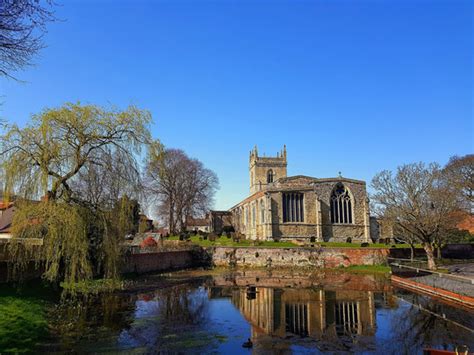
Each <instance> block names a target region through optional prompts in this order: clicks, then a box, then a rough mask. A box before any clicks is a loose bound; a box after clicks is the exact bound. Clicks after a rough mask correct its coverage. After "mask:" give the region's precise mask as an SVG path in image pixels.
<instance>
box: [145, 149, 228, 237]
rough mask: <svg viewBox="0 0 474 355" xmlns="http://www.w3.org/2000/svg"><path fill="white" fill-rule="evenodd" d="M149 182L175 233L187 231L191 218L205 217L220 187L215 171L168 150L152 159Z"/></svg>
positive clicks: (148, 169)
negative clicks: (187, 224)
mask: <svg viewBox="0 0 474 355" xmlns="http://www.w3.org/2000/svg"><path fill="white" fill-rule="evenodd" d="M145 182H146V186H147V190H148V191H149V192H150V194H149V195H150V197H151V198H154V199H155V200H156V201H158V203H159V206H158V212H161V214H162V217H163V219H164V220H165V221H166V222H167V223H168V226H169V230H170V232H171V233H176V232H177V231H179V230H185V229H186V223H187V220H188V218H189V217H191V216H196V215H202V214H204V213H205V212H206V211H207V210H208V209H209V208H210V206H211V205H212V203H213V197H214V194H215V191H216V189H217V188H218V184H219V182H218V179H217V176H216V174H215V173H214V172H213V171H211V170H209V169H207V168H205V167H204V165H203V164H202V163H201V162H200V161H198V160H197V159H191V158H189V157H188V156H187V155H186V153H184V152H183V151H182V150H179V149H166V150H165V151H164V152H163V154H161V155H160V156H155V157H152V158H150V159H149V160H148V163H147V168H146V172H145ZM164 211H166V213H163V212H164Z"/></svg>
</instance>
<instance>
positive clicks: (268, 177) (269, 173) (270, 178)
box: [267, 169, 273, 184]
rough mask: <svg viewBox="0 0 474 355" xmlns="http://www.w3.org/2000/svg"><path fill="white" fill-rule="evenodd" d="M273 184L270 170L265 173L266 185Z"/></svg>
mask: <svg viewBox="0 0 474 355" xmlns="http://www.w3.org/2000/svg"><path fill="white" fill-rule="evenodd" d="M271 182H273V170H272V169H270V170H268V171H267V184H269V183H271Z"/></svg>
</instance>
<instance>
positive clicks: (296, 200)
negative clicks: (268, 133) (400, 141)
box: [230, 147, 371, 242]
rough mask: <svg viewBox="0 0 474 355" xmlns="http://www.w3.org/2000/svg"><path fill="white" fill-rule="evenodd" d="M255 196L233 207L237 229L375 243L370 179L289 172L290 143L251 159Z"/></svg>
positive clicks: (266, 236)
mask: <svg viewBox="0 0 474 355" xmlns="http://www.w3.org/2000/svg"><path fill="white" fill-rule="evenodd" d="M249 173H250V196H249V197H248V198H246V199H245V200H243V201H242V202H240V203H238V204H237V205H235V206H234V207H232V208H231V209H230V212H231V213H232V217H233V225H234V228H235V230H236V232H239V233H242V234H244V235H245V236H246V237H247V238H249V239H256V240H285V239H287V240H294V239H297V240H301V241H308V242H317V241H319V242H322V241H338V242H339V241H340V242H345V241H347V239H348V238H350V239H351V240H352V241H353V242H369V241H370V240H371V238H370V237H371V236H370V214H369V200H368V197H367V191H366V184H365V182H364V181H360V180H354V179H348V178H345V177H342V176H339V177H335V178H314V177H309V176H303V175H297V176H287V152H286V147H284V148H283V150H282V151H281V152H279V153H277V155H276V157H261V156H259V155H258V151H257V148H256V147H255V148H254V149H253V150H252V151H251V152H250V157H249Z"/></svg>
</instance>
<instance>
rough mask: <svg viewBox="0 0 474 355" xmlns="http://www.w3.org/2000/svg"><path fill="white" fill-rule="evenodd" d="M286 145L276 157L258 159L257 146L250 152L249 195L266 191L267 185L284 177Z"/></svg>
mask: <svg viewBox="0 0 474 355" xmlns="http://www.w3.org/2000/svg"><path fill="white" fill-rule="evenodd" d="M286 166H287V160H286V145H285V146H283V150H282V151H280V152H278V153H277V155H276V157H259V156H258V151H257V146H255V148H254V149H253V150H252V151H251V152H250V158H249V171H250V194H251V195H253V194H254V193H256V192H259V191H263V190H266V188H267V186H268V184H270V183H272V182H274V181H276V180H277V179H280V178H284V177H286Z"/></svg>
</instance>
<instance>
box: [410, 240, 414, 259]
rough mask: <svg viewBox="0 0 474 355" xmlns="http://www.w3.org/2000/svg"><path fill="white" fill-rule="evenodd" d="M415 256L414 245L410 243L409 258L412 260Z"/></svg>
mask: <svg viewBox="0 0 474 355" xmlns="http://www.w3.org/2000/svg"><path fill="white" fill-rule="evenodd" d="M414 258H415V246H414V245H413V244H410V260H411V262H413V259H414Z"/></svg>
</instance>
